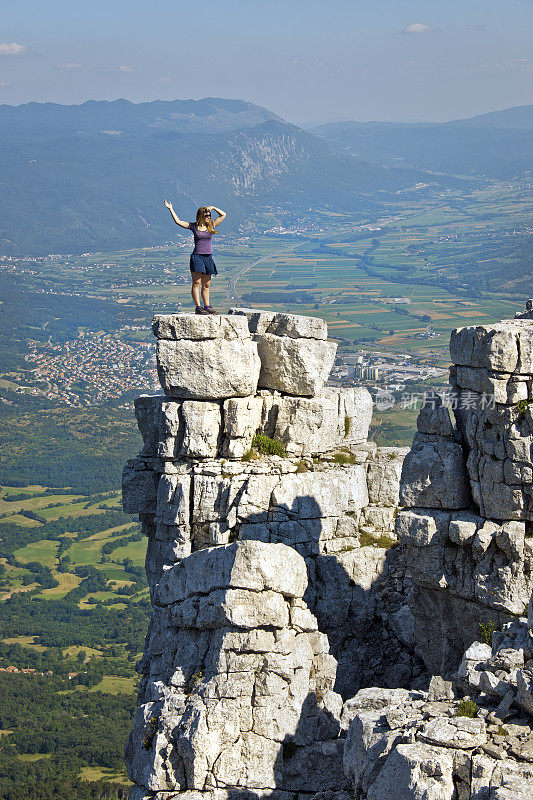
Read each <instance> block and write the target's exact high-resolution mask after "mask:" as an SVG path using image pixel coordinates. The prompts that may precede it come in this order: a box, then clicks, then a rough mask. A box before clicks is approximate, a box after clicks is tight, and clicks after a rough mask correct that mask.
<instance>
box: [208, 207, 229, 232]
mask: <svg viewBox="0 0 533 800" xmlns="http://www.w3.org/2000/svg"><path fill="white" fill-rule="evenodd" d="M207 208H208V209H209V210H210V211H216V212H217V214H218V217H217V218H216V219H215V220H214V221H213V227H214V228H216V226H217V225H220V223H221V222H222V220H223V219H226V212H225V211H221V209H220V208H217V207H216V206H207Z"/></svg>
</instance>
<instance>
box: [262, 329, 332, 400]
mask: <svg viewBox="0 0 533 800" xmlns="http://www.w3.org/2000/svg"><path fill="white" fill-rule="evenodd" d="M254 338H255V341H256V343H257V348H258V353H259V358H260V360H261V372H260V375H259V382H258V385H259V386H260V387H261V388H264V389H276V390H277V391H279V392H285V393H286V394H292V395H303V396H304V397H314V396H315V395H316V394H318V393H319V391H320V390H321V389H322V387H323V386H324V384H325V383H326V381H327V379H328V376H329V373H330V372H331V367H332V366H333V361H334V358H335V353H336V351H337V345H336V344H335V343H334V342H327V341H324V340H322V339H320V340H318V339H293V338H292V337H290V336H275V335H274V334H270V333H265V334H262V335H256V336H255V337H254Z"/></svg>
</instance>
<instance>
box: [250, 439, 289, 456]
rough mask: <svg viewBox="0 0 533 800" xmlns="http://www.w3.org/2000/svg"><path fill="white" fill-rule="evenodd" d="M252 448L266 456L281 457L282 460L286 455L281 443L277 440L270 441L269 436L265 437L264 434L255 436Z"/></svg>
mask: <svg viewBox="0 0 533 800" xmlns="http://www.w3.org/2000/svg"><path fill="white" fill-rule="evenodd" d="M252 447H254V448H255V449H256V450H258V452H259V453H262V454H263V455H267V456H281V457H282V458H284V457H285V456H286V455H287V451H286V449H285V445H284V444H283V442H280V441H279V440H278V439H271V438H270V436H266V435H265V434H264V433H256V434H255V436H254V438H253V440H252Z"/></svg>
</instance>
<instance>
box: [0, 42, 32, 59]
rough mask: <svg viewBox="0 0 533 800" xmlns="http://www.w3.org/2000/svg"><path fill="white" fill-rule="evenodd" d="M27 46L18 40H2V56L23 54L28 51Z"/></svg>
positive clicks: (0, 53)
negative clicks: (18, 42)
mask: <svg viewBox="0 0 533 800" xmlns="http://www.w3.org/2000/svg"><path fill="white" fill-rule="evenodd" d="M27 49H28V48H27V47H25V46H24V45H23V44H17V43H16V42H2V43H1V44H0V56H21V55H22V54H23V53H25V52H26V51H27Z"/></svg>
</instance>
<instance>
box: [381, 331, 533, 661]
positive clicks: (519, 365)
mask: <svg viewBox="0 0 533 800" xmlns="http://www.w3.org/2000/svg"><path fill="white" fill-rule="evenodd" d="M450 353H451V357H452V361H453V362H454V366H453V367H452V369H451V372H450V382H451V383H452V388H453V389H454V396H455V400H454V403H453V408H452V411H453V417H454V422H452V415H451V414H450V411H449V410H448V408H445V407H444V406H443V405H442V403H441V402H440V401H439V399H438V398H436V400H435V402H433V403H431V404H428V405H427V406H426V407H425V408H423V409H422V410H421V412H420V415H419V419H418V423H417V427H418V432H417V434H416V435H415V438H414V441H413V446H412V449H411V451H410V452H409V453H408V455H407V456H406V458H405V461H404V464H403V472H402V479H401V483H400V502H401V504H402V505H404V506H405V507H406V508H405V510H402V511H400V513H399V514H398V517H397V519H396V534H397V536H398V539H399V541H400V542H401V543H402V544H403V545H404V548H405V554H406V567H407V568H408V570H409V572H410V574H411V575H412V576H413V580H414V582H415V590H414V591H413V593H412V596H411V604H410V607H411V610H412V613H413V615H414V617H415V637H416V639H417V651H418V652H419V654H420V655H421V656H422V658H423V659H424V661H425V663H426V665H427V666H428V668H429V669H430V670H431V671H433V672H439V673H440V672H443V671H444V672H446V671H449V670H452V669H454V668H457V666H458V663H459V661H458V660H459V658H460V654H461V652H462V651H463V650H464V649H466V647H467V646H468V645H469V644H470V643H471V642H472V641H474V640H475V639H476V638H478V636H479V622H480V620H483V619H485V620H487V621H489V622H490V621H491V622H492V623H494V624H495V625H496V626H497V627H499V626H500V625H502V624H504V623H505V622H508V621H510V620H511V619H512V615H523V614H524V613H525V610H526V607H527V604H528V602H529V598H530V595H531V592H532V589H533V583H532V571H533V539H532V538H531V524H532V521H533V417H532V408H533V394H532V386H533V361H532V353H533V322H532V321H531V320H530V319H520V320H505V321H503V322H501V323H498V324H496V325H492V326H490V325H487V326H478V327H472V328H460V329H458V330H457V331H454V332H453V334H452V337H451V342H450Z"/></svg>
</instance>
